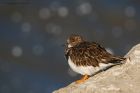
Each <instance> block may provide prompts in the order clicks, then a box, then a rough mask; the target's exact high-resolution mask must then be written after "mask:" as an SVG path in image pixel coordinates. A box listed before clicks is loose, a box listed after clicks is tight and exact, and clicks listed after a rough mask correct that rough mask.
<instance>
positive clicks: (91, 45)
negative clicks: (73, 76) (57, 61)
mask: <svg viewBox="0 0 140 93" xmlns="http://www.w3.org/2000/svg"><path fill="white" fill-rule="evenodd" d="M68 44H71V47H68ZM65 56H66V58H67V59H68V56H70V58H71V59H72V61H73V62H74V64H76V65H77V66H80V65H82V66H90V65H92V66H94V67H96V66H99V63H105V64H108V63H113V62H114V63H116V61H117V62H118V61H122V60H124V59H125V58H123V57H119V56H114V55H112V54H110V53H109V52H107V51H106V50H105V48H103V47H102V46H100V45H99V44H98V43H95V42H87V41H85V40H84V39H83V38H82V37H81V36H79V35H72V36H70V37H69V38H68V40H67V46H66V50H65Z"/></svg>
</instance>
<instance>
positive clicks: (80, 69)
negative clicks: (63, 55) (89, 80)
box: [68, 57, 112, 75]
mask: <svg viewBox="0 0 140 93" xmlns="http://www.w3.org/2000/svg"><path fill="white" fill-rule="evenodd" d="M68 64H69V66H70V67H71V69H72V70H73V71H75V72H77V73H79V74H82V75H85V74H87V75H93V74H94V73H96V72H97V71H99V70H101V69H104V68H106V67H108V66H111V65H112V64H111V63H110V64H104V63H100V64H99V67H93V66H76V65H75V64H74V63H73V62H72V60H71V58H70V57H69V58H68Z"/></svg>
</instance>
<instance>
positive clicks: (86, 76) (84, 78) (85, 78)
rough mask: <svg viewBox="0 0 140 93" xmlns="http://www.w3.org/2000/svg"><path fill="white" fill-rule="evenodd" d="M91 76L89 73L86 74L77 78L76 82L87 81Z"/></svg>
mask: <svg viewBox="0 0 140 93" xmlns="http://www.w3.org/2000/svg"><path fill="white" fill-rule="evenodd" d="M88 78H89V75H87V74H86V75H84V76H83V77H82V78H81V79H80V80H77V81H76V84H80V83H83V82H85V80H87V79H88Z"/></svg>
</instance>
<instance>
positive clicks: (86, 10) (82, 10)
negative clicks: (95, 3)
mask: <svg viewBox="0 0 140 93" xmlns="http://www.w3.org/2000/svg"><path fill="white" fill-rule="evenodd" d="M76 12H77V14H78V15H86V14H90V13H91V12H92V6H91V4H90V3H88V2H85V3H82V4H80V5H79V6H78V7H77V9H76Z"/></svg>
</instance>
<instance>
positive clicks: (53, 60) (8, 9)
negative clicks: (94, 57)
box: [0, 0, 140, 93]
mask: <svg viewBox="0 0 140 93" xmlns="http://www.w3.org/2000/svg"><path fill="white" fill-rule="evenodd" d="M139 9H140V1H139V0H40V1H39V0H38V1H37V0H0V93H51V92H52V91H54V90H56V89H58V88H61V87H64V86H66V85H68V84H70V83H71V82H73V81H75V80H77V79H79V78H80V75H78V74H76V73H74V72H73V71H72V70H71V69H70V68H69V66H68V64H67V61H66V60H65V58H64V47H62V44H64V43H65V41H66V39H67V37H68V36H69V35H70V34H80V35H83V36H84V37H85V38H86V39H87V40H89V41H95V42H98V43H100V44H101V45H103V46H104V47H105V48H106V49H107V50H108V51H110V52H111V53H113V54H115V55H120V56H123V55H125V54H126V53H127V52H128V51H129V49H130V48H131V47H132V46H133V45H135V44H137V43H139V39H140V32H139V30H140V26H139V24H140V11H139Z"/></svg>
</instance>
